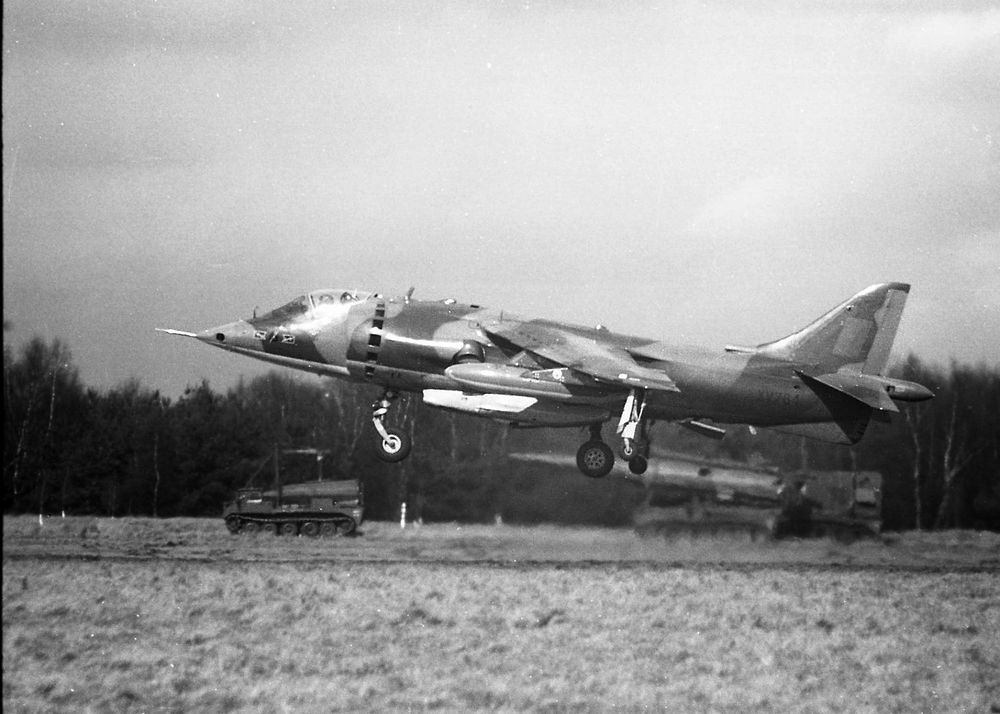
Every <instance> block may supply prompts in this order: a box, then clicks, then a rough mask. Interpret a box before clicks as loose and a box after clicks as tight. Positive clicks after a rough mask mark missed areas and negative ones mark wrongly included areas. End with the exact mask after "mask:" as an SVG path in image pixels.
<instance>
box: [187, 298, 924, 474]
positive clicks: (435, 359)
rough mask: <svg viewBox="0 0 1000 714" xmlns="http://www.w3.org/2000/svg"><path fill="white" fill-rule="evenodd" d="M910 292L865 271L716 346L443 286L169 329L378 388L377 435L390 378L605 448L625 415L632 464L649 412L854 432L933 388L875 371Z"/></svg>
mask: <svg viewBox="0 0 1000 714" xmlns="http://www.w3.org/2000/svg"><path fill="white" fill-rule="evenodd" d="M411 292H412V291H411ZM908 292H909V285H906V284H904V283H883V284H880V285H874V286H872V287H870V288H867V289H866V290H863V291H861V292H860V293H858V294H857V295H855V296H854V297H852V298H850V299H849V300H847V301H845V302H844V303H842V304H841V305H838V306H837V307H836V308H834V309H833V310H831V311H829V312H828V313H826V314H825V315H823V316H822V317H820V318H819V319H818V320H816V321H815V322H813V323H812V324H810V325H809V326H807V327H805V328H803V329H802V330H799V331H797V332H795V333H793V334H791V335H789V336H788V337H785V338H783V339H781V340H777V341H775V342H771V343H766V344H763V345H759V346H756V347H726V348H725V349H720V350H711V349H705V348H699V347H690V346H676V345H670V344H667V343H664V342H657V341H654V340H650V339H645V338H641V337H635V336H631V335H622V334H617V333H614V332H610V331H609V330H607V329H605V328H602V327H585V326H580V325H572V324H566V323H561V322H555V321H551V320H543V319H534V318H523V317H520V316H516V315H512V314H509V313H505V312H503V311H499V310H494V309H488V308H483V307H480V306H478V305H468V304H461V303H458V302H456V301H455V300H452V299H447V300H438V301H424V300H414V299H412V298H411V297H410V296H409V295H407V296H406V297H400V298H389V299H386V298H384V297H382V296H381V295H379V294H377V293H369V292H363V291H358V290H341V289H336V290H318V291H315V292H312V293H309V294H308V295H305V296H302V297H299V298H296V299H295V300H293V301H292V302H290V303H288V304H286V305H284V306H282V307H280V308H278V309H276V310H273V311H271V312H269V313H267V314H265V315H261V316H259V317H256V316H255V317H253V318H251V319H249V320H239V321H236V322H232V323H229V324H225V325H221V326H219V327H214V328H211V329H208V330H204V331H203V332H200V333H197V334H193V333H179V334H185V335H188V336H192V337H196V338H197V339H199V340H201V341H203V342H206V343H208V344H211V345H214V346H217V347H220V348H222V349H225V350H229V351H232V352H236V353H239V354H244V355H247V356H250V357H254V358H256V359H261V360H266V361H269V362H272V363H275V364H279V365H283V366H286V367H292V368H295V369H301V370H306V371H310V372H314V373H316V374H319V375H324V376H333V377H342V378H348V379H352V380H356V381H361V382H369V383H371V384H374V385H379V386H381V387H383V388H384V389H385V390H386V393H385V396H384V397H383V401H382V407H383V409H382V411H381V413H379V412H378V411H377V410H376V412H373V419H374V420H375V425H376V429H377V430H379V433H380V434H382V435H383V437H385V436H386V434H385V433H383V432H384V431H385V430H384V426H383V424H382V417H383V416H384V415H385V413H386V411H387V410H388V407H389V404H390V403H391V400H392V398H393V396H394V393H395V392H398V391H422V392H423V395H424V400H425V402H427V403H428V404H431V405H434V406H440V407H443V408H449V409H453V410H457V411H462V412H465V413H469V414H476V415H479V416H486V417H489V418H493V419H496V420H500V421H505V422H509V423H511V424H514V425H515V426H579V425H590V426H591V428H592V438H591V441H590V442H588V444H591V445H594V444H595V443H597V444H600V446H602V447H603V444H602V443H601V442H600V425H601V424H602V423H603V422H604V421H607V420H609V419H612V418H614V417H616V416H618V415H621V418H620V421H619V427H618V433H619V434H621V435H622V437H623V453H624V454H625V455H626V457H627V458H628V459H629V460H630V462H631V460H632V459H633V458H634V457H636V456H638V457H640V459H641V461H638V462H637V463H636V464H634V466H635V467H636V468H635V469H634V470H635V471H636V472H637V473H640V472H641V470H645V463H644V460H645V459H644V457H645V454H646V453H648V446H646V447H645V449H640V450H638V451H637V450H636V449H634V448H632V447H634V446H635V445H637V444H644V443H645V442H646V438H645V428H646V425H647V424H648V423H649V421H651V420H670V421H680V422H681V423H684V424H685V425H687V426H690V427H691V428H693V429H695V430H696V431H700V432H702V433H705V434H706V435H710V436H716V437H718V436H721V434H722V429H720V428H718V427H717V426H715V425H714V424H713V423H721V424H750V425H755V426H763V427H774V428H780V429H782V430H785V431H789V432H792V433H797V434H803V435H806V436H811V437H814V438H820V439H823V440H826V441H834V442H840V443H854V442H856V441H857V440H858V439H860V438H861V436H862V434H863V433H864V430H865V428H866V426H867V425H868V423H869V421H870V420H871V419H873V418H875V419H883V420H885V419H888V418H889V415H890V414H891V413H892V412H896V411H898V407H897V406H896V401H919V400H922V399H927V398H930V397H931V396H932V394H931V393H930V391H929V390H927V389H926V388H925V387H923V386H921V385H918V384H914V383H910V382H903V381H901V380H895V379H890V378H888V377H885V375H884V372H885V368H886V365H887V363H888V356H889V350H890V348H891V345H892V341H893V337H894V335H895V332H896V328H897V326H898V323H899V318H900V315H901V314H902V309H903V305H904V303H905V300H906V296H907V294H908ZM173 332H176V331H173ZM709 422H713V423H709ZM380 427H382V428H380ZM584 446H587V445H586V444H585V445H584ZM582 449H583V447H581V451H582ZM408 450H409V449H408V446H407V447H406V451H408ZM601 451H602V454H604V455H606V454H607V451H609V450H607V449H606V447H605V448H603V449H601ZM404 456H405V454H404ZM591 456H593V457H594V459H597V460H596V461H592V462H590V465H591V467H592V468H589V469H588V468H586V467H585V465H584V464H582V463H581V470H584V472H585V473H588V475H604V474H603V473H597V472H600V471H604V470H605V469H607V470H610V463H607V464H605V463H604V462H603V461H601V460H600V459H598V456H599V454H597V453H596V452H593V453H592V454H591ZM578 457H579V458H583V459H584V461H587V459H586V458H584V457H583V456H580V455H578ZM387 460H392V459H387ZM612 460H613V457H612ZM630 465H632V464H631V463H630ZM605 473H606V471H605Z"/></svg>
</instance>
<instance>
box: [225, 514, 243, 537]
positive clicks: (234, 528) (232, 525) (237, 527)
mask: <svg viewBox="0 0 1000 714" xmlns="http://www.w3.org/2000/svg"><path fill="white" fill-rule="evenodd" d="M226 528H228V529H229V532H230V533H239V532H240V531H241V530H243V523H242V522H241V521H240V517H239V516H227V517H226Z"/></svg>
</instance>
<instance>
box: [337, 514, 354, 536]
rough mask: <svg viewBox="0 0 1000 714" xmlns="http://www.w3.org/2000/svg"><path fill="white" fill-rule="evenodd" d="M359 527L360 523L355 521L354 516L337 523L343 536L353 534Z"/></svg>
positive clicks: (338, 531)
mask: <svg viewBox="0 0 1000 714" xmlns="http://www.w3.org/2000/svg"><path fill="white" fill-rule="evenodd" d="M357 527H358V524H357V523H355V522H354V519H353V518H348V519H347V520H346V521H342V522H340V523H338V524H337V533H339V534H340V535H342V536H348V535H351V533H353V532H354V531H355V530H356V529H357Z"/></svg>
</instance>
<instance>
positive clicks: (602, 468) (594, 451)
mask: <svg viewBox="0 0 1000 714" xmlns="http://www.w3.org/2000/svg"><path fill="white" fill-rule="evenodd" d="M576 465H577V468H579V469H580V471H582V472H583V475H584V476H589V477H590V478H602V477H604V476H607V475H608V474H609V473H610V472H611V467H612V466H614V465H615V454H614V452H613V451H611V447H610V446H608V445H607V444H605V443H604V442H603V441H602V440H601V424H600V422H598V423H597V424H591V425H590V440H589V441H587V442H586V443H585V444H583V446H581V447H580V448H579V450H578V451H577V452H576Z"/></svg>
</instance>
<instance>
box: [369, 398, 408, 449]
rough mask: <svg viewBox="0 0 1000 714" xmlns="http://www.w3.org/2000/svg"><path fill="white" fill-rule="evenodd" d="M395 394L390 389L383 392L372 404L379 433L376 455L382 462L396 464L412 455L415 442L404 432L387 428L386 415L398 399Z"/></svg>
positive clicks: (373, 415)
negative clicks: (411, 451)
mask: <svg viewBox="0 0 1000 714" xmlns="http://www.w3.org/2000/svg"><path fill="white" fill-rule="evenodd" d="M398 396H399V395H397V394H396V393H395V392H391V391H389V390H388V389H387V390H385V391H384V392H382V397H381V398H380V399H379V400H378V401H377V402H375V403H374V404H372V424H374V425H375V431H377V432H378V435H379V440H378V441H377V442H376V445H375V446H376V454H377V455H378V457H379V458H380V459H381V460H382V461H386V462H388V463H390V464H394V463H396V462H397V461H402V460H403V459H405V458H406V457H407V456H409V455H410V449H412V448H413V441H412V440H411V439H410V437H409V435H408V434H406V433H404V432H402V431H390V430H389V429H386V428H385V415H386V414H388V413H389V407H391V406H392V402H393V401H394V400H395V399H396V397H398Z"/></svg>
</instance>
